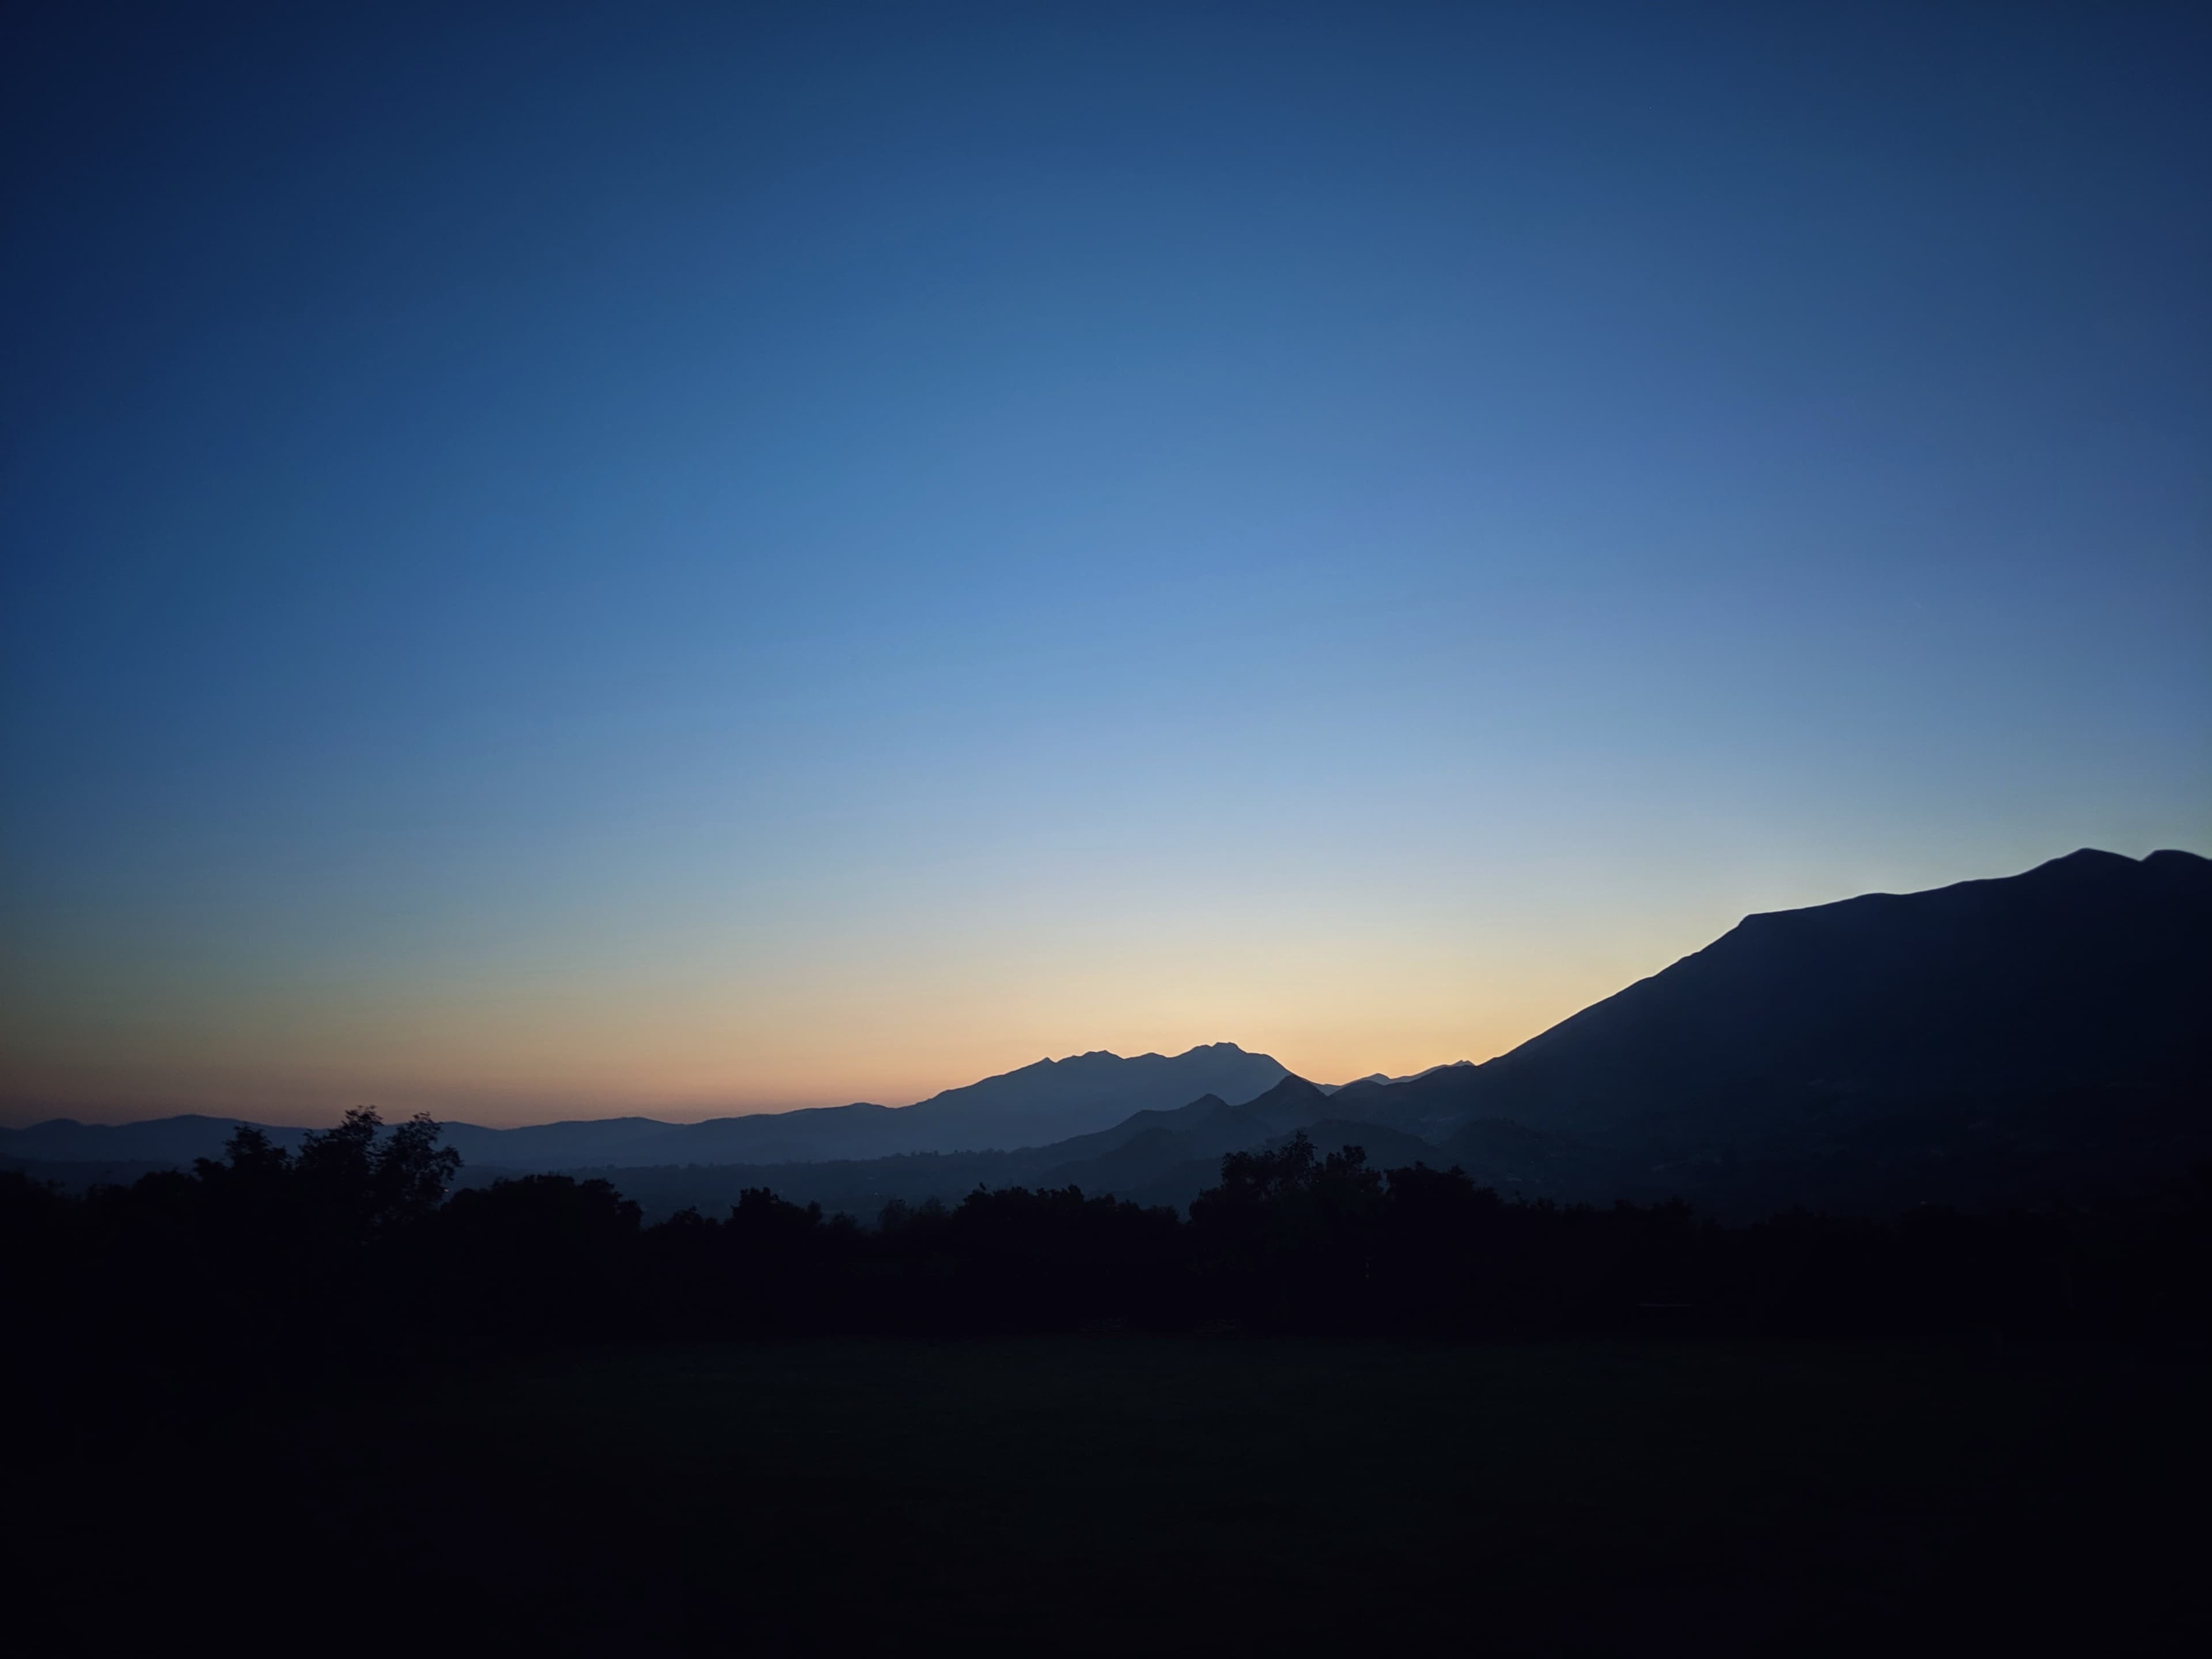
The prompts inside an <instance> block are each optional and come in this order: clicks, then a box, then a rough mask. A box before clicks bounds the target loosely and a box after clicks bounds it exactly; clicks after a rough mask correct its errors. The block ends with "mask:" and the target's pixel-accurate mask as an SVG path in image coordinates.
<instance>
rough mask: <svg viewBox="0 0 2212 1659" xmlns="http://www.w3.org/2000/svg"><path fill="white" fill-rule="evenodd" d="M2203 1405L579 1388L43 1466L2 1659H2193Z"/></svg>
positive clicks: (2156, 1384)
mask: <svg viewBox="0 0 2212 1659" xmlns="http://www.w3.org/2000/svg"><path fill="white" fill-rule="evenodd" d="M2208 1380H2212V1375H2208V1368H2207V1366H2206V1364H2205V1363H2204V1362H2203V1360H2202V1359H2174V1358H2162V1359H2160V1358H2146V1357H2144V1356H2142V1355H2140V1354H2124V1353H2118V1352H2112V1351H2109V1350H2106V1351H2069V1350H2057V1349H2019V1348H2013V1349H2001V1348H1996V1347H1981V1348H1949V1349H1943V1350H1909V1349H1883V1348H1869V1347H1845V1346H1810V1345H1808V1346H1782V1345H1771V1346H1720V1345H1710V1346H1701V1345H1696V1344H1680V1345H1672V1344H1660V1343H1650V1344H1620V1345H1610V1346H1599V1345H1586V1346H1583V1345H1557V1346H1416V1345H1392V1344H1385V1343H1375V1342H1370V1343H1345V1344H1341V1345H1332V1344H1326V1343H1312V1342H1291V1341H1282V1340H1261V1339H1247V1338H1240V1337H1235V1336H1220V1337H1194V1338H1166V1337H1152V1336H1114V1335H1096V1336H1085V1337H1076V1338H1065V1339H1027V1340H1005V1341H981V1340H979V1341H974V1342H945V1343H922V1342H894V1341H835V1342H830V1341H823V1342H791V1343H771V1344H760V1345H748V1346H695V1347H669V1348H655V1349H629V1350H610V1351H604V1352H592V1353H585V1354H580V1355H576V1356H572V1357H568V1358H562V1359H559V1360H553V1361H544V1362H538V1363H535V1364H526V1365H521V1366H514V1367H507V1368H501V1369H496V1370H483V1371H478V1372H474V1373H458V1372H443V1373H436V1374H432V1375H428V1376H421V1377H416V1378H414V1379H411V1380H410V1381H409V1382H408V1383H406V1384H405V1385H404V1386H398V1385H391V1386H386V1388H383V1389H376V1390H372V1391H368V1392H365V1393H362V1394H360V1395H343V1396H332V1397H327V1398H325V1399H323V1400H321V1401H318V1402H317V1403H316V1404H315V1405H313V1407H297V1406H295V1407H289V1408H285V1409H283V1410H276V1409H273V1408H271V1409H263V1410H255V1411H232V1412H217V1413H213V1414H211V1415H210V1416H208V1417H206V1418H205V1419H204V1420H202V1421H200V1422H199V1423H198V1424H197V1427H195V1428H193V1429H191V1430H189V1431H187V1430H185V1429H182V1428H178V1429H175V1430H173V1431H170V1432H167V1433H165V1434H164V1435H163V1436H161V1437H159V1439H158V1440H156V1441H154V1442H150V1443H132V1442H131V1439H130V1437H128V1436H124V1437H117V1438H114V1439H112V1440H110V1441H109V1442H108V1443H105V1444H99V1443H86V1444H84V1445H82V1446H79V1447H76V1448H73V1449H67V1448H57V1449H56V1450H57V1451H58V1453H59V1454H60V1455H59V1457H58V1460H57V1461H58V1463H59V1464H60V1466H61V1467H62V1468H63V1469H64V1474H63V1476H62V1477H61V1478H58V1479H55V1480H47V1481H46V1482H44V1483H42V1484H44V1485H45V1486H46V1488H47V1489H46V1491H45V1492H42V1493H40V1495H39V1498H38V1501H37V1502H36V1503H35V1504H33V1506H32V1507H31V1509H30V1510H29V1511H28V1514H29V1516H31V1520H30V1522H29V1523H28V1524H27V1523H26V1522H25V1516H24V1514H22V1513H19V1514H18V1516H17V1517H16V1522H17V1524H16V1527H15V1530H16V1531H17V1532H18V1533H19V1536H18V1537H17V1538H16V1539H15V1540H14V1541H12V1542H11V1554H12V1555H13V1559H15V1562H16V1564H17V1566H18V1569H19V1571H23V1572H24V1573H25V1577H23V1578H22V1579H21V1580H20V1582H21V1583H25V1584H26V1585H27V1586H28V1587H29V1588H30V1589H31V1590H32V1592H33V1598H34V1599H33V1613H34V1619H35V1621H36V1624H37V1626H39V1629H38V1631H37V1632H36V1633H37V1635H38V1638H39V1639H40V1641H41V1642H52V1643H53V1644H57V1645H58V1646H61V1647H64V1648H68V1647H80V1648H82V1650H88V1651H90V1650H105V1649H107V1648H109V1647H110V1646H111V1645H112V1644H113V1643H114V1642H115V1641H117V1640H118V1639H121V1638H127V1637H130V1636H132V1635H136V1634H142V1633H143V1632H137V1631H133V1630H132V1629H131V1626H132V1625H133V1623H134V1621H137V1620H142V1619H143V1618H145V1617H146V1616H147V1614H146V1613H145V1608H144V1607H141V1606H139V1605H138V1604H139V1603H140V1601H141V1600H142V1598H143V1600H144V1601H145V1604H146V1607H155V1608H158V1609H160V1622H161V1626H162V1627H163V1628H165V1629H166V1630H167V1632H168V1633H169V1634H170V1635H171V1636H172V1637H175V1636H177V1635H179V1634H183V1633H186V1632H189V1631H190V1630H191V1628H192V1627H193V1626H195V1625H196V1624H197V1623H199V1622H200V1621H206V1622H207V1623H208V1624H209V1626H210V1628H211V1629H220V1630H226V1631H228V1633H229V1635H230V1638H231V1639H232V1640H233V1641H234V1644H251V1642H252V1640H253V1639H254V1638H255V1637H256V1636H257V1635H258V1634H259V1633H260V1632H262V1631H264V1629H265V1630H267V1631H269V1632H280V1633H282V1632H289V1635H290V1636H291V1637H292V1638H295V1639H297V1640H300V1641H308V1640H310V1639H312V1640H313V1641H314V1642H316V1643H319V1644H323V1645H325V1646H326V1647H337V1648H344V1647H347V1646H349V1645H357V1646H359V1647H360V1648H362V1649H382V1650H389V1644H391V1643H392V1642H393V1641H401V1640H410V1641H411V1640H425V1639H430V1638H433V1637H434V1636H435V1638H437V1639H439V1640H440V1641H441V1644H443V1643H447V1642H450V1643H452V1644H457V1645H461V1646H464V1647H465V1646H483V1647H486V1648H487V1649H489V1648H501V1649H509V1648H512V1649H513V1650H521V1648H523V1647H524V1646H527V1647H530V1648H534V1649H536V1650H539V1651H562V1652H602V1653H604V1652H615V1651H623V1652H696V1651H730V1652H737V1651H747V1652H823V1653H836V1652H850V1651H854V1650H861V1649H878V1648H881V1647H883V1646H884V1645H886V1644H890V1645H896V1646H900V1647H904V1646H909V1645H926V1646H929V1647H933V1648H934V1647H943V1646H952V1645H959V1646H965V1647H976V1648H980V1649H982V1650H999V1649H1001V1648H1005V1647H1007V1646H1011V1645H1013V1644H1024V1645H1034V1646H1047V1647H1049V1648H1051V1649H1053V1650H1060V1651H1083V1652H1098V1651H1109V1650H1121V1651H1135V1650H1160V1649H1163V1648H1164V1649H1168V1650H1200V1649H1206V1650H1218V1651H1227V1652H1246V1651H1254V1650H1258V1649H1260V1648H1261V1647H1267V1646H1280V1645H1288V1646H1290V1647H1291V1648H1293V1649H1295V1650H1316V1649H1318V1650H1328V1649H1332V1648H1338V1647H1342V1648H1345V1649H1347V1650H1349V1649H1352V1648H1359V1649H1367V1648H1371V1647H1373V1646H1375V1645H1376V1644H1378V1643H1389V1642H1393V1641H1404V1642H1408V1643H1410V1642H1413V1641H1421V1642H1424V1643H1426V1642H1430V1641H1435V1640H1438V1639H1445V1640H1449V1641H1450V1642H1451V1643H1452V1644H1454V1645H1455V1646H1474V1647H1481V1648H1488V1649H1493V1650H1499V1651H1507V1652H1575V1651H1608V1650H1625V1649H1626V1648H1630V1647H1635V1648H1638V1649H1640V1650H1644V1651H1691V1650H1697V1651H1712V1650H1758V1649H1771V1650H1785V1649H1800V1650H1802V1649H1832V1650H1842V1649H1845V1648H1851V1647H1856V1646H1858V1645H1860V1644H1863V1643H1864V1642H1866V1641H1869V1640H1873V1639H1896V1638H1902V1637H1904V1636H1906V1635H1908V1634H1909V1635H1910V1636H1911V1637H1912V1638H1915V1639H1917V1640H1919V1641H1923V1642H1925V1641H1931V1640H1941V1641H1945V1642H1948V1643H1952V1644H1957V1645H1958V1646H1960V1648H1961V1649H1962V1650H1963V1649H1966V1648H1977V1649H1978V1648H1981V1647H1984V1646H1986V1645H1988V1644H1991V1643H1996V1642H2000V1641H2018V1640H2021V1639H2027V1638H2033V1639H2034V1640H2036V1641H2037V1642H2038V1643H2039V1644H2040V1643H2043V1642H2047V1641H2049V1640H2051V1639H2052V1638H2056V1637H2059V1636H2061V1635H2063V1636H2065V1637H2067V1638H2070V1639H2075V1640H2080V1641H2083V1642H2087V1643H2093V1644H2098V1645H2100V1646H2101V1647H2103V1648H2105V1649H2106V1650H2110V1649H2112V1648H2114V1647H2119V1648H2126V1649H2130V1650H2139V1649H2148V1648H2154V1647H2160V1646H2166V1645H2169V1644H2171V1645H2174V1646H2177V1647H2184V1648H2185V1647H2187V1646H2189V1645H2191V1643H2192V1642H2193V1641H2194V1640H2195V1639H2197V1638H2202V1637H2203V1635H2204V1634H2205V1633H2206V1631H2207V1626H2206V1624H2205V1622H2204V1620H2205V1601H2204V1600H2203V1589H2202V1584H2201V1578H2202V1574H2201V1565H2202V1555H2201V1550H2202V1546H2203V1539H2204V1528H2203V1522H2202V1518H2201V1499H2202V1495H2203V1492H2205V1491H2206V1490H2207V1487H2206V1484H2205V1476H2206V1474H2208V1472H2212V1455H2208V1454H2209V1453H2212V1429H2208V1425H2207V1424H2206V1422H2205V1420H2204V1417H2203V1412H2202V1406H2203V1402H2204V1401H2205V1400H2206V1399H2207V1398H2208V1391H2207V1389H2206V1387H2205V1384H2206V1383H2207V1382H2208ZM119 1585H121V1586H129V1587H131V1589H130V1592H129V1593H127V1594H122V1595H118V1593H117V1589H118V1586H119ZM20 1607H21V1604H20V1603H19V1610H20ZM410 1632H411V1634H410Z"/></svg>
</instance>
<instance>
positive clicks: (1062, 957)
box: [0, 0, 2212, 1123]
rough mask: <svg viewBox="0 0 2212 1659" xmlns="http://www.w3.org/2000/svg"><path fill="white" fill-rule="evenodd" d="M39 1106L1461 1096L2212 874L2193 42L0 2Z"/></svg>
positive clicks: (2203, 192)
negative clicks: (1652, 1003)
mask: <svg viewBox="0 0 2212 1659" xmlns="http://www.w3.org/2000/svg"><path fill="white" fill-rule="evenodd" d="M33 10H36V11H41V12H46V13H48V14H53V15H47V16H44V17H37V18H33V17H27V16H25V15H15V18H14V21H12V22H10V23H9V24H7V25H5V26H4V27H6V28H7V29H8V30H9V31H10V33H9V35H8V36H7V37H6V38H5V40H0V191H3V192H4V194H0V203H4V215H5V221H4V222H5V233H6V234H5V235H4V236H0V1119H4V1121H9V1122H25V1121H35V1120H37V1119H39V1118H41V1117H46V1116H50V1115H73V1116H79V1117H85V1118H91V1119H104V1120H108V1121H119V1120H124V1119H129V1118H132V1117H138V1116H148V1115H159V1114H161V1113H163V1112H168V1111H176V1110H202V1111H222V1112H239V1113H243V1114H245V1115H253V1116H257V1117H260V1118H262V1119H264V1120H267V1121H286V1122H302V1123H313V1122H325V1121H331V1120H333V1119H334V1118H335V1117H336V1115H337V1113H338V1112H339V1111H341V1110H342V1109H344V1108H345V1107H347V1106H350V1105H354V1104H359V1103H374V1104H376V1105H378V1106H380V1108H381V1109H384V1110H385V1111H386V1114H387V1115H392V1114H395V1113H398V1112H407V1111H413V1110H417V1109H427V1110H430V1111H432V1112H434V1113H435V1114H438V1115H443V1116H447V1117H452V1118H459V1119H464V1120H467V1121H477V1122H486V1123H513V1122H526V1121H542V1120H544V1119H545V1118H548V1117H559V1116H592V1115H610V1114H613V1113H617V1112H629V1111H647V1112H652V1113H653V1114H655V1115H662V1116H667V1117H677V1118H696V1117H701V1116H708V1115H720V1114H725V1113H730V1112H740V1111H752V1110H761V1109H781V1108H787V1107H793V1106H805V1105H821V1104H829V1103H838V1102H842V1101H848V1100H854V1099H870V1100H878V1101H883V1102H885V1103H891V1104H899V1103H905V1102H908V1101H911V1100H915V1099H918V1098H921V1097H924V1096H927V1094H929V1093H931V1092H933V1091H935V1090H938V1089H940V1088H943V1087H946V1086H949V1085H956V1084H959V1083H963V1082H967V1081H969V1080H972V1079H975V1078H977V1077H980V1076H983V1075H986V1074H988V1073H997V1072H1002V1071H1006V1070H1008V1069H1010V1068H1012V1067H1013V1066H1020V1065H1024V1064H1026V1063H1028V1062H1030V1061H1031V1060H1036V1059H1039V1058H1041V1057H1043V1056H1045V1055H1048V1054H1052V1055H1060V1054H1072V1053H1079V1052H1083V1051H1086V1050H1090V1049H1095V1048H1109V1049H1113V1050H1115V1051H1116V1052H1119V1053H1123V1054H1133V1053H1141V1052H1145V1051H1147V1050H1158V1051H1160V1052H1166V1053H1173V1052H1176V1051H1179V1050H1181V1049H1182V1048H1187V1047H1188V1046H1190V1045H1191V1044H1194V1043H1197V1042H1212V1041H1218V1040H1228V1041H1234V1042H1239V1043H1242V1044H1243V1046H1245V1047H1246V1048H1254V1049H1261V1050H1265V1051H1267V1052H1268V1053H1271V1054H1274V1055H1275V1056H1276V1057H1277V1058H1279V1060H1282V1061H1283V1062H1284V1063H1285V1065H1287V1066H1291V1068H1292V1069H1293V1070H1296V1071H1298V1072H1300V1073H1303V1074H1304V1075H1307V1076H1309V1077H1312V1078H1316V1079H1320V1080H1323V1081H1334V1080H1340V1079H1344V1078H1348V1077H1351V1076H1354V1075H1358V1074H1363V1073H1371V1072H1376V1071H1383V1072H1389V1073H1401V1072H1407V1071H1411V1070H1414V1069H1417V1068H1419V1067H1421V1066H1429V1065H1433V1064H1437V1063H1438V1062H1440V1061H1444V1060H1455V1059H1459V1058H1462V1057H1466V1058H1473V1059H1476V1060H1480V1059H1483V1058H1486V1057H1487V1056H1489V1055H1491V1054H1496V1053H1498V1052H1500V1051H1502V1050H1504V1049H1505V1048H1510V1047H1511V1046H1512V1045H1513V1044H1515V1043H1516V1042H1521V1041H1522V1040H1524V1039H1526V1038H1527V1037H1528V1036H1533V1035H1534V1034H1535V1033H1536V1032H1537V1031H1539V1030H1542V1029H1543V1028H1545V1027H1546V1026H1547V1025H1549V1024H1552V1023H1553V1022H1554V1021H1556V1020H1558V1019H1559V1018H1563V1017H1565V1015H1567V1014H1569V1013H1571V1012H1574V1011H1575V1010H1576V1009H1577V1008H1579V1007H1581V1006H1585V1005H1586V1004H1588V1003H1589V1002H1591V1001H1594V1000H1597V999H1599V998H1601V997H1602V996H1605V995H1607V994H1610V993H1611V992H1613V991H1614V990H1616V989H1619V988H1620V987H1621V986H1623V985H1625V984H1626V983H1628V982H1630V981H1632V980H1634V979H1637V978H1639V977H1641V976H1643V975H1647V974H1650V973H1652V972H1655V971H1656V970H1657V969H1660V968H1662V967H1664V966H1665V965H1666V964H1667V963H1669V962H1671V961H1673V960H1674V959H1675V958H1677V957H1680V956H1682V955H1684V954H1686V952H1688V951H1693V950H1696V949H1698V948H1699V947H1700V946H1702V945H1705V944H1706V943H1707V942H1709V941H1710V940H1711V939H1713V938H1714V937H1716V936H1717V935H1718V934H1719V933H1723V932H1724V931H1725V930H1726V929H1727V928H1728V927H1730V926H1732V925H1734V923H1735V921H1737V920H1739V919H1740V918H1741V916H1743V915H1746V914H1747V913H1750V912H1753V911H1758V910H1769V909H1778V908H1788V907H1791V906H1796V905H1802V904H1808V903H1818V902H1826V901H1829V900H1832V899H1838V898H1843V897H1846V896H1850V895H1852V894H1854V893H1857V892H1862V891H1867V890H1893V891H1894V890H1912V889H1916V888H1921V887H1927V886H1932V885H1936V884H1942V883H1944V882H1948V881H1954V880H1960V879H1964V878H1972V877H1978V876H1990V875H2002V874H2008V873H2011V872H2016V871H2018V870H2021V869H2025V868H2027V867H2029V866H2032V865H2033V864H2036V863H2038V862H2040V861H2041V860H2045V859H2047V858H2051V857H2054V856H2057V855H2059V854H2064V853H2067V852H2069V851H2071V850H2073V849H2074V848H2078V847H2082V846H2096V847H2103V848H2111V849H2112V850H2115V851H2118V852H2123V853H2127V854H2134V855H2138V856H2139V855H2141V854H2143V853H2146V852H2148V851H2150V850H2152V849H2153V848H2159V847H2180V848H2189V849H2191V850H2194V851H2197V852H2200V853H2212V304H2209V303H2208V301H2207V296H2208V295H2212V100H2208V99H2206V98H2205V97H2203V86H2204V84H2205V82H2206V80H2207V76H2208V73H2212V14H2207V13H2206V12H2204V10H2203V9H2202V8H2201V7H2188V6H2174V7H2171V8H2157V7H2130V6H2124V5H2120V6H2115V5H2096V6H2089V5H2083V6H2079V7H2065V6H2050V7H2045V6H2033V5H2020V6H2004V7H1993V6H1988V5H1974V6H1962V7H1957V8H1951V9H1946V8H1944V7H1942V6H1940V5H1913V6H1909V7H1899V8H1895V9H1885V8H1882V7H1880V6H1875V5H1868V4H1855V5H1848V6H1834V7H1820V6H1788V7H1776V6H1771V5H1749V6H1744V7H1741V8H1698V7H1693V6H1668V7H1654V6H1649V5H1641V4H1637V5H1614V6H1579V5H1576V4H1573V3H1545V4H1541V5H1533V4H1532V5H1501V6H1492V7H1480V6H1454V7H1435V8H1430V7H1419V8H1392V7H1389V6H1387V5H1383V4H1376V3H1361V4H1342V5H1334V6H1299V5H1269V6H1222V7H1206V6H1200V5H1176V6H1170V7H1161V8H1157V9H1147V8H1146V7H1144V6H1142V5H1139V4H1133V3H1127V0H1123V3H1115V4H1105V5H1098V6H1082V5H1076V4H1069V5H1064V6H1063V5H1054V6H1042V7H1039V6H1024V7H1006V8H1003V9H969V8H962V7H956V6H951V5H942V6H939V5H929V6H912V5H905V6H896V7H887V8H881V9H871V8H861V7H847V6H840V5H836V4H833V3H826V0H825V3H810V4H806V5H803V6H793V7H791V8H788V9H773V8H756V9H743V8H737V7H728V6H720V7H698V8H678V7H668V6H657V5H652V4H647V3H626V4H623V5H618V6H617V5H608V6H599V7H574V6H570V7H564V6H559V5H550V4H549V5H538V6H532V7H530V8H527V9H517V10H515V11H513V12H511V13H508V12H502V11H501V10H499V9H495V8H491V7H471V8H424V9H411V8H409V7H406V6H404V5H398V4H392V3H380V4H376V5H373V6H365V7H360V8H356V9H347V8H342V7H331V8H322V7H314V8H306V7H291V6H286V7H278V8H274V9H262V10H258V11H255V10H251V9H222V8H219V7H212V6H181V5H180V6H174V7H156V8H151V9H143V8H142V9H117V8H112V7H101V6H99V5H87V6H82V7H70V8H35V9H34V8H25V9H22V11H23V12H25V13H28V12H31V11H33Z"/></svg>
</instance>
